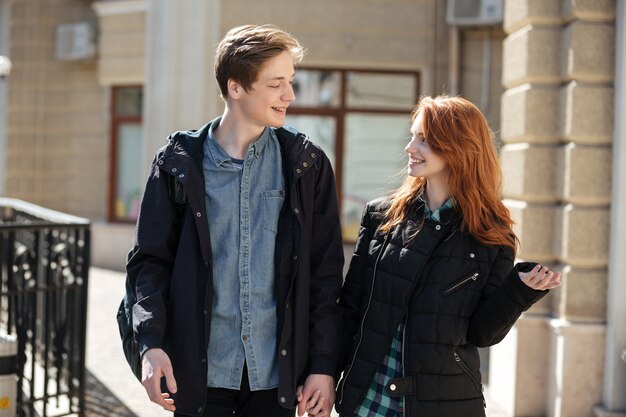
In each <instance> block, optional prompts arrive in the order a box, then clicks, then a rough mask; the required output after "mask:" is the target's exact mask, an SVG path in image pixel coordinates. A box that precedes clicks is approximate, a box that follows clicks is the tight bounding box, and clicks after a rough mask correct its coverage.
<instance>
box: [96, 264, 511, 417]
mask: <svg viewBox="0 0 626 417" xmlns="http://www.w3.org/2000/svg"><path fill="white" fill-rule="evenodd" d="M124 279H125V275H124V273H121V272H116V271H110V270H106V269H100V268H93V267H92V268H91V269H90V274H89V302H88V322H87V399H86V400H87V413H86V417H171V416H172V414H171V413H169V412H167V411H164V410H163V409H161V408H160V407H158V406H157V405H154V404H152V403H151V402H150V401H149V400H148V397H147V395H146V393H145V391H144V389H143V387H142V386H141V384H140V383H139V382H138V381H137V380H136V379H135V377H134V375H133V374H132V372H131V371H130V368H129V367H128V365H127V364H126V360H125V359H124V354H123V353H122V345H121V342H120V337H119V333H118V330H117V323H116V321H115V314H116V312H117V307H118V305H119V303H120V300H121V299H122V297H123V295H124ZM486 399H487V416H488V417H507V414H506V413H504V412H503V411H502V410H501V409H499V408H497V406H496V405H495V404H493V401H491V398H489V395H488V391H487V392H486ZM332 417H337V414H336V413H333V415H332Z"/></svg>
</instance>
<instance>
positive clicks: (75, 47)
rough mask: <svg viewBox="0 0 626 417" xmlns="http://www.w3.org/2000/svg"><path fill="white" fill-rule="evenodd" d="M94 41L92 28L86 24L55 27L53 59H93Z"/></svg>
mask: <svg viewBox="0 0 626 417" xmlns="http://www.w3.org/2000/svg"><path fill="white" fill-rule="evenodd" d="M95 55H96V41H95V33H94V29H93V26H91V25H90V24H89V23H87V22H79V23H65V24H61V25H58V26H57V30H56V48H55V57H56V59H57V60H59V61H76V60H83V59H89V58H93V57H94V56H95Z"/></svg>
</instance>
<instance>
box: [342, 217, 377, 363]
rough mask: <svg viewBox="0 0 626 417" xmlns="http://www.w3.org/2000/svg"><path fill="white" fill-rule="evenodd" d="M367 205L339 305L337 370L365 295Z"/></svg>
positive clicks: (352, 336) (345, 355) (353, 334)
mask: <svg viewBox="0 0 626 417" xmlns="http://www.w3.org/2000/svg"><path fill="white" fill-rule="evenodd" d="M370 223H371V222H370V215H369V210H368V206H366V207H365V210H364V211H363V216H362V217H361V227H360V229H359V236H358V237H357V241H356V246H355V249H354V253H353V254H352V259H351V260H350V266H349V268H348V273H347V275H346V280H345V282H344V285H343V288H342V289H341V298H340V299H339V305H340V306H341V309H342V311H343V334H342V337H341V347H340V350H339V359H338V364H337V370H338V371H344V370H345V368H346V366H347V362H348V360H349V355H350V351H351V350H352V346H353V344H354V341H355V338H356V336H357V334H358V331H359V323H360V320H361V306H362V305H363V297H364V296H365V290H366V288H365V269H366V266H367V256H368V252H369V250H368V248H369V242H370V239H371V234H372V232H373V231H372V230H371V224H370Z"/></svg>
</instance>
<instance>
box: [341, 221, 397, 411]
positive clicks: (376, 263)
mask: <svg viewBox="0 0 626 417" xmlns="http://www.w3.org/2000/svg"><path fill="white" fill-rule="evenodd" d="M389 235H390V233H387V235H386V236H385V240H384V241H383V246H382V247H381V248H380V253H379V254H378V256H377V257H376V262H374V271H373V273H372V286H371V288H370V294H369V298H368V300H367V307H365V313H364V314H363V318H362V319H361V325H360V326H359V333H358V334H359V341H358V342H357V344H356V348H355V349H354V350H353V351H352V360H351V361H350V365H349V366H348V371H347V372H346V374H345V376H344V377H343V383H342V384H341V392H340V393H339V401H338V404H341V403H342V402H343V388H344V386H345V385H346V381H347V380H348V376H350V371H352V366H353V365H354V361H355V360H356V353H357V352H358V351H359V347H360V346H361V342H362V341H363V326H364V325H365V317H367V312H368V311H369V309H370V305H371V303H372V296H373V295H374V283H375V282H376V272H377V271H378V261H380V258H382V256H383V252H384V251H385V246H386V245H387V239H388V238H389ZM359 403H360V401H359ZM355 412H356V410H355Z"/></svg>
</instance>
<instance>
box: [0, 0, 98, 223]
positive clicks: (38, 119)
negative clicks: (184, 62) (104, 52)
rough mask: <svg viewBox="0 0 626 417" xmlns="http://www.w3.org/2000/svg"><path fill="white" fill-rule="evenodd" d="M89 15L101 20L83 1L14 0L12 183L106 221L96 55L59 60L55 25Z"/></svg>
mask: <svg viewBox="0 0 626 417" xmlns="http://www.w3.org/2000/svg"><path fill="white" fill-rule="evenodd" d="M85 20H86V21H89V22H91V23H95V16H94V13H93V11H92V10H91V8H90V5H89V2H85V1H81V0H56V1H46V2H42V1H39V0H20V1H16V2H13V3H12V6H11V28H10V39H11V50H10V56H11V59H12V61H13V64H14V68H13V71H12V73H11V77H10V78H9V79H8V81H9V94H8V100H7V131H6V133H7V141H6V177H5V178H6V187H5V189H6V194H7V196H10V197H15V198H21V199H25V200H28V201H31V202H33V203H36V204H39V205H42V206H45V207H49V208H52V209H56V210H60V211H63V212H67V213H71V214H75V215H79V216H85V217H89V218H91V219H102V218H104V216H105V208H106V187H105V184H107V182H108V181H107V160H108V139H107V138H106V136H105V121H104V115H105V111H106V106H105V100H104V95H103V91H102V89H101V88H100V87H99V86H98V84H97V80H96V60H95V59H93V60H89V61H86V62H76V61H73V62H60V61H56V60H55V58H54V48H55V30H56V26H57V25H58V24H60V23H75V22H80V21H85Z"/></svg>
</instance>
